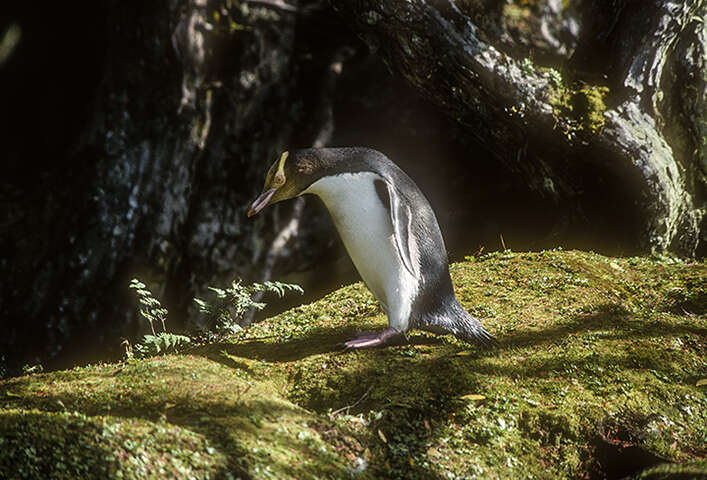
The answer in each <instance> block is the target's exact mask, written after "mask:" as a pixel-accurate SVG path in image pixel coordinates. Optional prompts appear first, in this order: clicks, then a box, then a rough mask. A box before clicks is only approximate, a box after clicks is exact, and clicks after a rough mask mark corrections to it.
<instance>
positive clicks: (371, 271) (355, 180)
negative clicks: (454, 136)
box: [303, 172, 417, 331]
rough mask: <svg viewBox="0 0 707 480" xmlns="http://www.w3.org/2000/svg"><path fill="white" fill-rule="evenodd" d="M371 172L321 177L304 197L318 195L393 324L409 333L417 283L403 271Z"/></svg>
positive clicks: (387, 215)
mask: <svg viewBox="0 0 707 480" xmlns="http://www.w3.org/2000/svg"><path fill="white" fill-rule="evenodd" d="M375 180H382V179H381V177H380V176H379V175H377V174H375V173H372V172H358V173H345V174H339V175H335V176H330V177H323V178H321V179H319V180H317V181H316V182H314V183H313V184H312V185H311V186H310V187H309V188H308V189H307V190H305V191H304V192H303V193H313V194H315V195H317V196H319V197H320V198H321V199H322V201H323V202H324V204H325V205H326V207H327V209H328V210H329V213H330V214H331V217H332V219H333V220H334V224H335V225H336V229H337V230H338V231H339V235H340V236H341V239H342V240H343V242H344V246H345V247H346V250H347V251H348V252H349V255H350V256H351V260H352V261H353V263H354V265H355V266H356V269H357V270H358V272H359V274H361V278H363V281H364V282H365V283H366V285H367V286H368V288H369V289H370V290H371V292H372V293H373V295H374V296H375V297H376V299H377V300H378V301H379V302H381V304H382V305H383V308H384V310H386V313H387V314H388V319H389V322H390V326H391V327H393V328H395V329H397V330H398V331H406V330H407V326H408V322H409V317H410V311H411V306H412V300H413V298H414V296H415V294H416V292H417V279H415V278H414V277H413V276H412V275H411V274H410V273H409V272H408V271H407V270H406V268H405V266H404V265H403V263H402V260H401V258H400V254H399V252H398V250H397V247H396V242H395V239H394V237H393V224H392V221H391V217H390V211H389V209H388V208H386V207H385V206H384V205H383V203H382V202H381V199H380V198H379V197H378V194H377V193H376V190H375V185H374V181H375Z"/></svg>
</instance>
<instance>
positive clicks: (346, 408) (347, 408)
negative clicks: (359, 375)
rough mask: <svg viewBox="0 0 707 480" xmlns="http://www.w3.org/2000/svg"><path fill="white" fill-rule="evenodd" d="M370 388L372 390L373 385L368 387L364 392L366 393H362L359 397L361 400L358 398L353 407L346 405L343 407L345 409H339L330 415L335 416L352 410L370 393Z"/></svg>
mask: <svg viewBox="0 0 707 480" xmlns="http://www.w3.org/2000/svg"><path fill="white" fill-rule="evenodd" d="M371 388H373V385H371V386H370V387H368V390H366V393H364V394H363V395H361V398H359V399H358V400H356V403H354V404H353V405H347V406H345V407H341V408H339V409H337V410H334V411H333V412H331V415H336V414H337V413H341V412H343V411H344V410H350V409H352V408H354V407H355V406H356V405H358V404H359V403H361V402H362V401H363V399H364V398H366V396H367V395H368V394H369V393H370V391H371Z"/></svg>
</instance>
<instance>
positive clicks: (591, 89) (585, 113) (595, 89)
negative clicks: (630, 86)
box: [550, 76, 609, 134]
mask: <svg viewBox="0 0 707 480" xmlns="http://www.w3.org/2000/svg"><path fill="white" fill-rule="evenodd" d="M552 78H553V82H554V85H555V88H554V89H553V93H552V94H551V96H550V103H551V104H552V105H553V106H554V108H555V115H556V116H557V117H558V118H560V117H564V118H566V119H567V120H569V122H568V125H569V126H570V130H572V131H582V130H583V131H587V132H590V133H591V134H597V133H599V132H601V131H602V129H603V128H604V124H605V123H606V119H605V118H604V114H605V113H606V110H607V107H606V103H605V99H606V96H607V94H608V93H609V88H608V87H604V86H596V85H586V84H575V85H573V86H572V87H568V86H566V85H563V84H558V83H557V80H556V76H553V77H552ZM572 131H569V132H566V133H568V134H571V133H572Z"/></svg>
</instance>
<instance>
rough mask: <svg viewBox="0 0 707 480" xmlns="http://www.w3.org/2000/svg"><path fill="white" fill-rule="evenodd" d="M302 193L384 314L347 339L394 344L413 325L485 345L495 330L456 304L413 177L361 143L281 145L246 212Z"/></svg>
mask: <svg viewBox="0 0 707 480" xmlns="http://www.w3.org/2000/svg"><path fill="white" fill-rule="evenodd" d="M304 194H313V195H316V196H318V197H319V198H320V199H321V200H322V201H323V202H324V205H325V206H326V207H327V210H328V211H329V213H330V214H331V217H332V219H333V221H334V225H335V226H336V229H337V231H338V232H339V235H340V236H341V239H342V241H343V243H344V246H345V247H346V250H347V251H348V253H349V256H350V257H351V260H352V261H353V263H354V266H355V267H356V269H357V270H358V272H359V274H360V275H361V278H362V279H363V281H364V283H365V284H366V286H367V287H368V289H369V290H370V291H371V292H372V293H373V296H374V297H375V298H376V300H377V301H378V302H379V304H380V305H381V307H382V309H383V311H384V312H385V314H386V315H387V316H388V328H387V329H386V330H385V331H383V332H380V333H373V334H363V335H360V336H359V337H357V338H355V339H353V340H350V341H348V342H345V343H344V346H345V347H346V348H348V349H360V348H370V347H380V346H386V345H397V344H400V343H403V342H404V341H405V340H406V338H407V337H406V333H407V332H408V331H410V330H411V329H414V328H418V329H422V330H428V331H432V332H435V333H443V334H445V333H451V334H452V335H454V336H456V337H457V338H459V339H461V340H464V341H466V342H468V343H472V344H477V345H480V346H490V345H492V344H493V343H495V340H494V339H493V337H492V336H491V335H490V334H489V333H488V332H487V331H486V330H485V329H484V327H483V326H482V325H481V323H480V322H479V321H478V320H477V319H475V318H473V317H471V316H470V315H469V314H468V313H467V312H466V310H464V308H463V307H462V306H461V305H460V304H459V301H458V300H457V298H456V295H455V293H454V288H453V286H452V279H451V277H450V275H449V265H448V260H447V251H446V249H445V246H444V239H443V238H442V233H441V231H440V228H439V224H438V223H437V218H436V217H435V214H434V212H433V211H432V207H431V206H430V204H429V202H428V201H427V199H426V198H425V196H424V195H423V193H422V192H421V191H420V189H419V188H418V187H417V185H416V184H415V182H413V181H412V179H411V178H410V177H409V176H408V175H407V174H405V172H403V171H402V170H401V169H400V168H399V167H398V166H397V165H395V164H394V163H393V162H392V161H391V160H389V159H388V157H386V156H385V155H384V154H382V153H381V152H378V151H376V150H372V149H369V148H360V147H348V148H311V149H304V150H297V151H294V152H293V153H292V154H290V153H289V152H284V153H283V154H282V155H281V156H280V158H279V160H277V161H275V163H274V164H273V165H272V167H271V168H270V170H269V171H268V173H267V175H266V177H265V185H264V187H263V191H262V193H261V194H260V195H259V196H258V197H257V198H256V199H255V200H253V202H252V203H251V204H250V206H249V208H248V217H252V216H253V215H255V214H257V213H258V212H260V211H261V210H263V209H264V208H265V207H267V206H268V205H271V204H274V203H277V202H280V201H283V200H288V199H291V198H294V197H297V196H300V195H304Z"/></svg>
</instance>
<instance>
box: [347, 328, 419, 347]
mask: <svg viewBox="0 0 707 480" xmlns="http://www.w3.org/2000/svg"><path fill="white" fill-rule="evenodd" d="M405 341H406V338H405V335H403V334H402V333H400V332H398V331H397V330H395V329H394V328H388V329H387V330H385V331H383V332H381V333H364V334H361V335H359V336H358V337H356V338H355V339H354V340H349V341H348V342H345V343H344V348H346V349H347V350H348V349H353V348H375V347H387V346H390V345H402V344H403V343H405Z"/></svg>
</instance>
